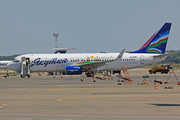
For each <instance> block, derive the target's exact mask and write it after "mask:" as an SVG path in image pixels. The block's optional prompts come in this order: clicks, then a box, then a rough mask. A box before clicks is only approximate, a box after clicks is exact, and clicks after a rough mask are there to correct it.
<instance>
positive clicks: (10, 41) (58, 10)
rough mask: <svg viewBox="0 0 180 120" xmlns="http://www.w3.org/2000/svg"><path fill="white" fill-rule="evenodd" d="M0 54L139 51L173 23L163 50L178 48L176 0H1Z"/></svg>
mask: <svg viewBox="0 0 180 120" xmlns="http://www.w3.org/2000/svg"><path fill="white" fill-rule="evenodd" d="M0 18H1V19H0V56H2V55H5V56H8V55H14V54H27V53H30V54H31V53H53V52H54V51H53V50H52V48H54V47H55V45H56V44H55V38H54V37H53V33H59V36H58V47H59V48H76V49H75V50H70V51H68V53H73V52H75V53H78V52H80V53H95V52H97V53H99V52H101V51H103V52H120V51H122V49H126V51H134V50H138V49H139V48H140V47H141V46H142V45H143V44H144V43H145V42H146V41H147V40H148V39H149V38H150V37H151V36H152V34H153V33H154V32H156V31H157V30H158V29H159V28H161V27H162V26H163V24H164V23H165V22H172V27H171V32H170V35H169V40H168V44H167V50H180V40H179V35H180V0H1V1H0Z"/></svg>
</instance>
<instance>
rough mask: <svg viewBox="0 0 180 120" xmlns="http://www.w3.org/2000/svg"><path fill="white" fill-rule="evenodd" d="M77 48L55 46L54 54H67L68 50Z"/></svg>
mask: <svg viewBox="0 0 180 120" xmlns="http://www.w3.org/2000/svg"><path fill="white" fill-rule="evenodd" d="M74 49H76V48H53V49H52V50H55V52H54V54H65V53H66V52H67V50H74Z"/></svg>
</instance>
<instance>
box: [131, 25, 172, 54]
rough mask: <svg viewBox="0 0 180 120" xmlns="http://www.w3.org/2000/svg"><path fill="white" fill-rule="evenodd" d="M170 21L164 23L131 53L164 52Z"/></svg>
mask: <svg viewBox="0 0 180 120" xmlns="http://www.w3.org/2000/svg"><path fill="white" fill-rule="evenodd" d="M170 28H171V23H165V24H164V25H163V27H162V28H161V29H160V30H159V31H158V32H155V33H154V35H153V36H152V37H151V38H150V39H149V40H148V41H147V42H146V43H145V44H144V45H143V46H142V47H141V48H140V49H139V50H137V51H134V52H131V53H159V54H164V53H165V50H166V45H167V41H168V36H169V33H170Z"/></svg>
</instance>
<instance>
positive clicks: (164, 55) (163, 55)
mask: <svg viewBox="0 0 180 120" xmlns="http://www.w3.org/2000/svg"><path fill="white" fill-rule="evenodd" d="M174 53H176V52H173V53H169V54H162V55H157V56H154V57H155V58H161V57H166V56H169V55H172V54H174Z"/></svg>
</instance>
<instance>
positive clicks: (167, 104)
mask: <svg viewBox="0 0 180 120" xmlns="http://www.w3.org/2000/svg"><path fill="white" fill-rule="evenodd" d="M151 105H155V106H180V104H151Z"/></svg>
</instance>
